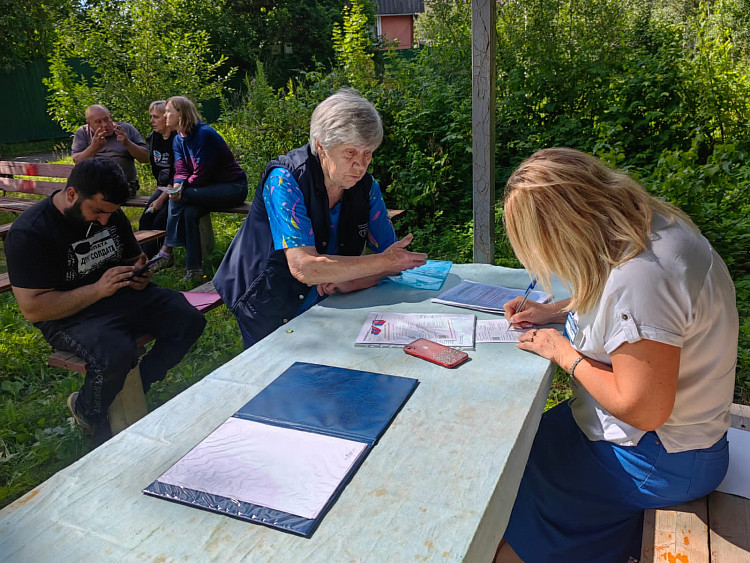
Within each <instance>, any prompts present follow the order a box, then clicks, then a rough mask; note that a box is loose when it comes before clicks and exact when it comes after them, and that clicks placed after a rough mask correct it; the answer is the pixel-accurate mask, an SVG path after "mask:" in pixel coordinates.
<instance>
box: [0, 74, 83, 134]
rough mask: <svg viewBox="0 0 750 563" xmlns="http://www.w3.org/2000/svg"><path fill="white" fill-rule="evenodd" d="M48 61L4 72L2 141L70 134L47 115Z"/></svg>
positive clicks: (0, 77) (1, 77)
mask: <svg viewBox="0 0 750 563" xmlns="http://www.w3.org/2000/svg"><path fill="white" fill-rule="evenodd" d="M47 76H49V67H48V64H47V61H35V62H33V63H29V64H27V65H26V66H25V67H20V68H17V69H15V70H13V71H10V72H0V84H2V85H3V87H2V88H0V143H17V142H24V141H39V140H44V139H60V138H64V137H69V136H70V135H69V134H68V133H66V132H65V131H63V130H62V129H61V128H60V126H59V125H58V124H57V123H55V122H54V121H52V118H51V117H50V116H49V114H47V88H46V87H45V86H44V84H42V78H43V77H47Z"/></svg>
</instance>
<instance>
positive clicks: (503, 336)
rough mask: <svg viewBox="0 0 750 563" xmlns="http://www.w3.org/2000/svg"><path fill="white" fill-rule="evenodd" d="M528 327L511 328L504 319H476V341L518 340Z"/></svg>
mask: <svg viewBox="0 0 750 563" xmlns="http://www.w3.org/2000/svg"><path fill="white" fill-rule="evenodd" d="M529 330H531V329H530V328H512V327H511V326H510V323H509V322H508V321H506V320H505V319H490V320H486V321H485V320H478V321H477V342H518V337H519V336H521V335H522V334H523V333H524V332H527V331H529Z"/></svg>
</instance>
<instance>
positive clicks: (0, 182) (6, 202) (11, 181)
mask: <svg viewBox="0 0 750 563" xmlns="http://www.w3.org/2000/svg"><path fill="white" fill-rule="evenodd" d="M71 170H73V165H72V164H36V163H30V162H16V161H7V160H2V161H0V190H2V197H0V211H10V212H12V213H23V212H24V211H26V209H28V208H29V207H31V206H32V205H33V204H34V203H36V201H37V200H35V199H24V198H21V197H12V196H7V195H6V192H15V193H26V194H37V195H50V194H52V193H54V192H55V191H57V190H59V189H61V188H62V187H64V186H65V184H64V182H65V181H66V180H67V178H68V176H69V175H70V171H71ZM16 176H20V177H19V178H16ZM41 178H53V180H49V179H41ZM148 200H149V196H135V197H131V198H129V199H128V200H127V201H126V202H125V204H124V205H125V206H127V207H140V208H145V207H146V205H148ZM251 207H252V202H249V201H244V202H242V203H241V204H239V205H235V206H233V207H228V208H225V209H221V210H217V211H213V213H237V214H241V215H247V214H248V213H249V212H250V208H251ZM403 212H404V210H403V209H389V210H388V217H389V218H390V219H393V218H394V217H397V216H398V215H400V214H401V213H403ZM9 227H10V225H3V226H2V228H0V235H2V230H3V228H4V229H6V231H7V228H9ZM3 236H4V235H3ZM200 239H201V254H202V256H203V257H204V258H206V257H208V256H210V254H211V252H212V251H213V249H214V246H215V243H214V241H215V237H214V232H213V225H212V224H211V215H210V214H208V215H204V216H203V217H202V218H201V222H200Z"/></svg>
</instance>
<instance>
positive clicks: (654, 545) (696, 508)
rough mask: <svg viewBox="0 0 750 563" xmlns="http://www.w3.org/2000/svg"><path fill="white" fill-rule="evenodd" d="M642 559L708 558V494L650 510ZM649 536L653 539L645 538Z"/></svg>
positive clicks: (683, 562)
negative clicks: (679, 503) (689, 500)
mask: <svg viewBox="0 0 750 563" xmlns="http://www.w3.org/2000/svg"><path fill="white" fill-rule="evenodd" d="M643 539H644V541H643V544H642V551H641V562H642V563H657V562H659V563H663V562H664V561H673V562H680V563H692V562H695V563H698V562H707V561H708V560H709V559H708V557H709V545H708V541H709V538H708V504H707V501H706V497H703V498H700V499H697V500H694V501H691V502H686V503H684V504H681V505H679V506H672V507H669V508H661V509H659V510H647V511H646V514H645V516H644V522H643ZM647 539H650V540H651V541H646V540H647Z"/></svg>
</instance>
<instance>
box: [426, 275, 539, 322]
mask: <svg viewBox="0 0 750 563" xmlns="http://www.w3.org/2000/svg"><path fill="white" fill-rule="evenodd" d="M524 293H525V291H524V290H523V289H511V288H508V287H502V286H499V285H489V284H485V283H477V282H473V281H469V280H465V281H462V282H461V283H460V284H458V285H457V286H455V287H453V288H451V289H449V290H447V291H444V292H443V293H441V294H440V295H438V296H437V297H435V298H433V299H431V301H432V302H433V303H442V304H443V305H453V306H454V307H464V308H466V309H474V310H476V311H485V312H487V313H500V314H501V315H502V314H505V311H504V310H503V305H505V304H506V303H507V302H508V301H510V300H511V299H514V298H516V297H523V294H524ZM551 298H552V297H551V296H550V295H549V294H547V293H544V292H543V291H532V292H531V293H529V299H530V300H531V301H537V302H539V303H546V302H547V301H549V300H550V299H551Z"/></svg>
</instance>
